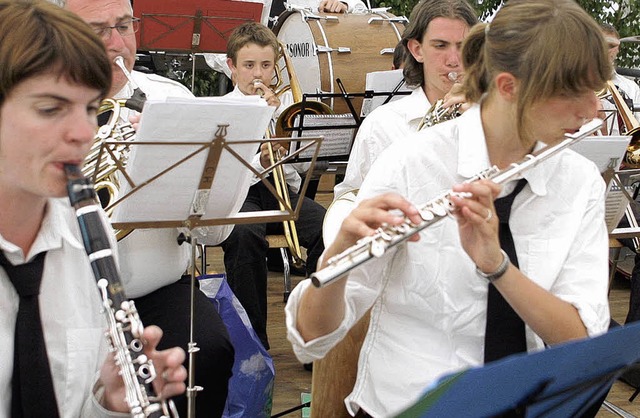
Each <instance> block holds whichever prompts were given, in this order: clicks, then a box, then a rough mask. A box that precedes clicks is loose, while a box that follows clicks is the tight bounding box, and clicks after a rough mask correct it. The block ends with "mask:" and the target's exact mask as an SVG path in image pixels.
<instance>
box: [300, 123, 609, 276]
mask: <svg viewBox="0 0 640 418" xmlns="http://www.w3.org/2000/svg"><path fill="white" fill-rule="evenodd" d="M601 126H602V120H601V119H598V118H595V119H593V120H591V121H589V122H587V123H586V124H584V125H583V126H582V127H581V128H580V130H578V132H576V133H574V134H565V136H564V139H563V140H562V141H560V142H559V143H557V144H555V145H548V146H546V147H544V148H542V149H540V150H539V151H537V152H535V153H533V154H527V155H526V156H525V157H524V159H523V160H522V161H520V162H517V163H513V164H511V165H510V166H509V167H507V168H505V169H503V170H500V169H499V168H498V167H496V166H492V167H490V168H488V169H486V170H484V171H482V172H480V173H478V174H476V175H475V176H473V177H472V178H470V179H468V180H467V181H465V183H473V182H476V181H478V180H482V179H489V180H492V181H493V182H495V183H497V184H502V183H505V182H506V181H508V180H510V179H512V178H514V177H515V176H517V175H519V174H520V173H522V172H523V171H525V170H527V169H529V168H531V167H533V166H535V165H537V164H538V163H540V162H542V161H544V160H546V159H547V158H549V157H551V156H552V155H555V154H556V153H558V152H560V151H561V150H563V149H565V148H567V147H569V146H571V145H573V144H575V143H576V142H578V141H581V140H582V139H584V138H585V137H587V136H589V135H591V134H593V133H594V132H595V131H597V130H598V129H600V127H601ZM452 196H460V197H466V196H464V195H463V194H461V193H456V192H454V191H448V192H446V193H443V194H442V195H439V196H438V197H436V198H435V199H433V200H430V201H429V202H428V203H427V204H425V205H423V206H422V207H421V208H420V209H419V213H420V217H421V218H422V221H421V222H420V223H418V224H414V223H413V222H411V221H410V220H409V218H407V217H405V218H404V221H403V222H402V223H401V224H399V225H395V226H392V225H383V226H381V227H379V228H378V229H377V230H376V231H375V232H374V233H373V235H371V236H368V237H364V238H361V239H360V240H358V241H357V242H356V243H355V244H354V245H352V246H351V247H349V248H347V249H346V250H344V251H343V252H341V253H340V254H337V255H335V256H333V257H331V258H330V259H329V260H327V266H326V267H325V268H323V269H322V270H318V271H316V272H315V273H313V274H311V282H312V283H313V285H314V286H316V287H323V286H326V285H328V284H330V283H332V282H334V281H335V280H337V279H339V278H340V277H342V276H343V275H344V274H346V273H348V272H349V271H351V270H353V269H354V268H356V267H358V266H359V265H361V264H363V263H365V262H367V261H369V260H371V259H373V258H374V257H375V258H378V257H381V256H382V255H383V254H384V253H385V252H386V251H387V249H389V248H391V247H393V246H396V245H398V244H400V243H402V242H404V241H406V240H407V239H409V238H410V237H411V236H412V235H414V234H416V233H418V232H420V231H422V230H423V229H425V228H427V227H428V226H430V225H433V224H434V223H436V222H438V221H440V220H442V219H444V218H445V217H446V216H448V215H449V214H450V213H451V212H453V211H454V210H455V209H456V207H455V205H454V204H453V202H452V201H451V197H452Z"/></svg>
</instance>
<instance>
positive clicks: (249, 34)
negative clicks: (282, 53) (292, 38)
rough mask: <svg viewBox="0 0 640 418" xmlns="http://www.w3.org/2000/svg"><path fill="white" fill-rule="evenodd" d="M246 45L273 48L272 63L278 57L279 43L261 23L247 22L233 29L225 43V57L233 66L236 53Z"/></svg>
mask: <svg viewBox="0 0 640 418" xmlns="http://www.w3.org/2000/svg"><path fill="white" fill-rule="evenodd" d="M248 44H256V45H258V46H261V47H266V46H270V47H271V48H273V54H274V61H275V60H276V58H277V57H278V52H279V50H280V43H279V42H278V38H276V35H275V34H274V33H273V32H272V31H271V29H269V28H267V27H266V26H264V25H263V24H261V23H257V22H248V23H244V24H242V25H240V26H238V27H237V28H235V29H234V30H233V32H232V33H231V36H230V37H229V41H228V42H227V57H228V58H231V60H232V62H233V64H234V65H235V64H236V58H237V57H238V51H240V49H242V48H243V47H244V46H246V45H248Z"/></svg>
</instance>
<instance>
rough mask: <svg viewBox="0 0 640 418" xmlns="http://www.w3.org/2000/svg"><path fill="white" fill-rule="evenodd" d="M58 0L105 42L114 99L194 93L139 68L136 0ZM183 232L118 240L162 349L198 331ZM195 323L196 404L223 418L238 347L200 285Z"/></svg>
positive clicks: (220, 233)
mask: <svg viewBox="0 0 640 418" xmlns="http://www.w3.org/2000/svg"><path fill="white" fill-rule="evenodd" d="M52 1H54V2H55V3H57V4H58V5H60V6H63V7H64V8H65V9H67V10H69V11H71V12H74V13H76V14H77V15H79V16H80V17H81V18H82V19H83V20H84V21H85V22H87V23H88V24H89V25H90V26H91V27H92V28H93V30H94V32H95V33H96V34H97V35H98V36H99V37H100V39H101V40H102V42H103V43H104V45H105V48H106V50H107V55H108V56H109V58H110V59H111V61H112V71H113V81H112V86H111V90H110V91H109V97H113V98H129V97H131V96H132V94H133V93H134V88H135V87H136V85H137V87H139V88H140V89H141V90H142V91H143V92H144V93H145V94H146V96H147V98H149V99H163V98H166V97H169V96H172V97H186V98H190V97H193V95H192V94H191V92H190V91H189V90H188V89H186V88H185V87H184V86H182V85H181V84H179V83H177V82H174V81H172V80H169V79H167V78H164V77H161V76H158V75H155V74H144V73H141V72H137V71H132V69H133V66H134V63H135V58H136V38H135V32H136V31H137V29H138V19H137V18H135V17H134V16H133V10H132V7H131V3H130V2H129V0H66V1H65V0H52ZM116 57H122V59H123V61H124V67H125V69H126V70H124V71H123V69H122V68H121V67H120V66H119V65H117V64H116V63H115V58H116ZM125 71H126V72H125ZM127 73H129V74H127ZM129 77H131V79H132V80H133V83H132V82H131V81H130V80H129ZM134 83H135V84H136V85H134ZM132 114H133V111H130V110H129V109H124V111H123V112H122V113H121V118H122V122H128V118H129V116H130V115H132ZM167 198H169V196H167ZM230 231H231V227H227V226H225V227H221V228H213V227H212V228H210V232H211V234H209V235H208V236H207V238H208V239H211V240H212V241H215V242H220V241H221V240H222V239H224V237H226V236H227V235H228V234H229V232H230ZM179 233H180V231H179V230H178V229H176V228H155V229H136V230H134V231H133V232H131V233H130V234H129V235H127V236H126V237H125V238H123V239H121V240H120V241H118V251H119V253H120V273H121V277H122V282H123V285H124V287H125V291H126V292H127V295H128V296H129V297H132V298H134V301H135V304H136V307H137V309H138V313H139V315H140V317H141V319H142V322H143V323H145V324H154V325H158V326H160V327H161V328H162V329H163V330H165V336H164V338H163V340H162V341H161V343H160V346H161V347H171V346H180V347H182V348H183V349H184V350H187V348H188V343H189V342H190V330H191V328H190V319H191V315H190V306H191V286H190V282H191V280H190V276H188V275H186V274H185V273H186V272H187V270H188V268H189V266H190V262H191V254H192V252H191V245H190V244H188V243H183V244H182V245H180V244H179V243H178V240H177V237H178V235H179ZM193 320H194V322H195V324H194V329H193V331H194V337H193V339H194V341H195V342H196V343H197V346H198V348H199V349H200V350H199V351H198V352H197V354H196V355H197V361H196V363H197V368H196V372H195V384H196V385H198V386H201V387H202V388H203V390H202V391H200V392H199V393H198V397H197V400H196V402H195V405H196V416H198V417H214V416H220V415H221V414H222V411H223V408H224V405H225V402H226V398H227V386H228V381H229V378H230V377H231V369H232V367H233V355H234V350H233V346H232V344H231V340H230V338H229V335H228V333H227V329H226V326H225V325H224V323H223V322H222V319H221V318H220V315H219V314H218V312H217V310H216V309H215V306H214V305H213V304H212V303H211V302H210V301H209V299H208V298H207V297H206V296H205V295H204V293H202V292H201V291H200V290H199V289H196V291H195V293H194V316H193ZM175 403H176V407H177V408H178V411H179V412H180V415H182V416H186V415H187V413H186V410H187V399H186V396H180V397H179V398H177V399H175Z"/></svg>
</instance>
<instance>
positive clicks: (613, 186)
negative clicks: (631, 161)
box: [605, 170, 640, 233]
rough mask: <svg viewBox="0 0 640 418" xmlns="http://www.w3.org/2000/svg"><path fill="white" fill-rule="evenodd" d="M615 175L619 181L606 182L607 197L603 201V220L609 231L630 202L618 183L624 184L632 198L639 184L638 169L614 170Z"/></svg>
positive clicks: (620, 217) (617, 222) (615, 224)
mask: <svg viewBox="0 0 640 418" xmlns="http://www.w3.org/2000/svg"><path fill="white" fill-rule="evenodd" d="M615 176H616V178H617V179H618V180H619V183H618V182H617V181H614V180H613V179H612V180H611V181H610V182H609V184H607V198H606V201H605V222H606V224H607V231H608V232H609V233H611V231H613V230H614V229H615V228H617V227H618V224H619V223H620V220H621V219H622V217H623V216H624V214H625V211H626V210H627V208H628V206H629V203H630V202H629V200H628V199H627V196H625V194H624V193H623V191H622V188H621V187H620V184H622V186H624V188H625V190H626V192H627V194H628V195H629V196H630V197H631V198H633V196H634V194H635V191H636V189H637V188H638V185H639V184H640V170H622V171H618V172H616V173H615ZM632 208H633V206H632Z"/></svg>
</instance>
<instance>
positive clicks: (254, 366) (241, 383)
mask: <svg viewBox="0 0 640 418" xmlns="http://www.w3.org/2000/svg"><path fill="white" fill-rule="evenodd" d="M198 279H199V280H200V290H202V291H203V292H204V294H205V295H207V297H208V298H209V299H211V301H212V302H213V303H214V304H215V305H216V308H217V310H218V312H219V313H220V316H221V317H222V320H223V321H224V323H225V325H226V326H227V329H228V331H229V336H230V337H231V342H232V343H233V347H234V349H235V361H234V363H233V376H232V377H231V379H229V395H228V397H227V404H226V406H225V411H224V414H223V418H240V417H256V418H259V417H265V418H268V417H270V416H271V404H272V397H273V383H274V378H275V370H274V368H273V359H272V358H271V356H270V355H269V353H268V352H267V351H266V350H265V348H264V346H263V345H262V343H261V342H260V339H259V338H258V336H257V335H256V333H255V331H254V330H253V327H251V323H250V321H249V317H248V316H247V313H246V312H245V310H244V308H243V307H242V305H241V304H240V302H239V301H238V298H236V296H235V295H234V294H233V291H232V290H231V288H230V287H229V285H228V284H227V280H226V278H225V275H224V274H214V275H206V276H200V277H199V278H198Z"/></svg>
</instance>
